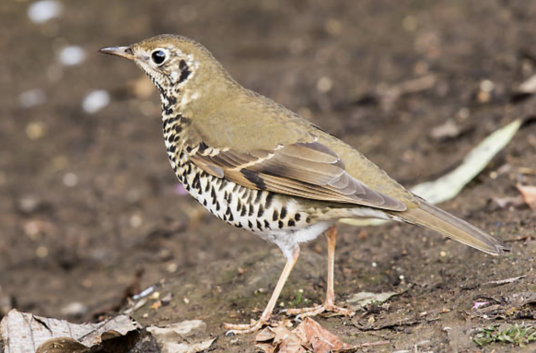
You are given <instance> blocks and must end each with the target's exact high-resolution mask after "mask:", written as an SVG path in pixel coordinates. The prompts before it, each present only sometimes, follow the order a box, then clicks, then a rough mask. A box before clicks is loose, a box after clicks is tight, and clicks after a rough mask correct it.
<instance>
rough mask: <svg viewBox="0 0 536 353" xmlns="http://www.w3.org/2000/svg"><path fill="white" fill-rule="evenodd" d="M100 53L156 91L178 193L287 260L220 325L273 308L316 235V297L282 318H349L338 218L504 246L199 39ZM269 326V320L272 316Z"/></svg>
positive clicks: (492, 248)
mask: <svg viewBox="0 0 536 353" xmlns="http://www.w3.org/2000/svg"><path fill="white" fill-rule="evenodd" d="M100 52H102V53H105V54H110V55H115V56H119V57H123V58H126V59H129V60H131V61H134V63H135V64H136V65H137V66H138V67H140V68H141V70H142V71H143V72H144V73H145V74H146V75H147V76H148V77H149V79H150V80H151V81H152V83H153V84H154V86H156V88H157V90H158V91H159V93H160V98H161V105H162V125H163V135H164V143H165V147H166V151H167V155H168V159H169V162H170V164H171V167H172V169H173V171H174V172H175V175H176V176H177V178H178V180H179V181H180V182H181V183H182V184H183V186H184V188H185V189H186V191H187V192H188V193H189V194H190V195H191V196H193V197H194V198H195V199H196V200H197V201H198V202H199V203H200V204H201V205H203V206H204V207H205V208H206V209H207V210H208V211H210V212H211V213H212V214H213V215H214V216H216V217H217V218H219V219H220V220H223V221H224V222H226V223H228V224H231V225H233V226H235V227H238V228H243V229H246V230H249V231H250V232H253V233H255V234H257V235H258V236H260V237H261V238H262V239H264V240H266V241H268V242H271V243H274V244H275V245H277V246H278V247H279V248H280V249H281V251H282V253H283V255H284V256H285V258H286V264H285V266H284V269H283V271H282V273H281V275H280V277H279V280H278V281H277V284H276V286H275V288H274V290H273V293H272V295H271V297H270V299H269V301H268V304H267V305H266V308H265V309H264V311H263V313H262V315H261V316H260V318H259V319H258V320H252V322H251V323H246V324H224V325H225V328H227V329H229V333H232V334H248V333H252V332H255V331H257V330H259V329H261V328H262V327H264V326H267V325H270V324H274V322H273V320H272V313H273V310H274V307H275V305H276V303H277V300H278V298H279V295H280V293H281V290H282V289H283V287H284V285H285V282H286V281H287V278H288V276H289V274H290V273H291V271H292V268H293V267H294V265H295V264H296V261H297V260H298V258H299V254H300V244H301V243H305V242H308V241H312V240H314V239H316V238H317V237H319V236H320V235H322V234H325V236H326V238H327V244H328V246H327V258H328V265H327V282H326V283H327V286H326V287H327V290H326V299H325V301H324V303H323V304H321V305H317V306H314V307H311V308H302V309H288V310H287V314H289V315H300V316H301V317H305V316H314V315H318V314H321V313H323V312H336V313H339V314H343V315H349V316H351V315H353V313H352V311H351V310H348V309H346V308H342V307H339V306H337V305H335V291H334V261H335V246H336V241H337V228H336V224H337V221H338V220H340V219H342V218H378V219H383V220H394V221H400V222H405V223H411V224H415V225H420V226H423V227H426V228H429V229H432V230H434V231H436V232H438V233H440V234H442V235H444V236H447V237H449V238H452V239H454V240H456V241H458V242H461V243H463V244H466V245H468V246H470V247H473V248H475V249H478V250H480V251H482V252H484V253H487V254H491V255H499V254H501V253H502V252H504V251H508V250H509V248H508V246H507V245H506V244H505V243H504V242H502V241H501V240H498V239H496V238H494V237H492V236H491V235H489V234H487V233H486V232H485V231H483V230H481V229H479V228H477V227H475V226H473V225H471V224H469V223H468V222H466V221H464V220H462V219H460V218H458V217H456V216H454V215H452V214H450V213H447V212H446V211H443V210H442V209H440V208H438V207H436V206H434V205H432V204H430V203H428V202H426V201H425V200H424V199H423V198H421V197H419V196H417V195H415V194H413V193H412V192H410V191H408V190H407V189H406V188H405V187H403V186H402V185H401V184H399V183H398V182H396V181H395V180H394V179H392V178H391V177H389V176H388V175H387V173H386V172H385V171H383V170H382V169H380V168H379V167H378V166H376V165H375V164H374V163H373V162H371V161H370V160H368V159H367V158H366V157H365V156H364V155H363V154H361V153H360V152H359V151H357V150H356V149H355V148H353V147H352V146H350V145H348V144H346V143H345V142H343V141H341V140H340V139H338V138H336V137H334V136H333V135H331V134H329V133H327V132H325V131H324V130H323V129H322V128H320V127H318V126H316V125H314V124H313V123H311V122H310V121H308V120H306V119H304V118H302V117H301V116H300V115H298V114H296V113H294V112H292V111H291V110H289V109H287V108H285V107H284V106H282V105H280V104H278V103H276V102H274V101H273V100H271V99H269V98H266V97H264V96H262V95H260V94H258V93H256V92H254V91H251V90H249V89H246V88H244V87H243V86H242V85H240V84H239V83H238V82H237V81H236V80H235V79H234V78H233V77H232V76H231V75H230V74H229V73H228V72H227V71H226V70H225V69H224V67H223V66H222V65H221V64H220V62H219V61H218V60H217V59H215V57H214V56H213V55H212V54H211V52H210V51H209V50H208V49H206V48H205V47H204V46H202V45H201V44H199V43H198V42H196V41H194V40H192V39H189V38H186V37H183V36H179V35H173V34H163V35H159V36H156V37H152V38H149V39H145V40H142V41H140V42H138V43H135V44H131V45H127V46H114V47H106V48H103V49H100ZM275 324H277V323H275Z"/></svg>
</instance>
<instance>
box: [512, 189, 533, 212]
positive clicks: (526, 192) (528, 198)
mask: <svg viewBox="0 0 536 353" xmlns="http://www.w3.org/2000/svg"><path fill="white" fill-rule="evenodd" d="M516 187H517V189H518V190H519V192H520V193H521V195H523V199H525V203H526V204H527V205H529V207H530V208H532V209H533V210H535V211H536V186H527V185H521V184H517V185H516Z"/></svg>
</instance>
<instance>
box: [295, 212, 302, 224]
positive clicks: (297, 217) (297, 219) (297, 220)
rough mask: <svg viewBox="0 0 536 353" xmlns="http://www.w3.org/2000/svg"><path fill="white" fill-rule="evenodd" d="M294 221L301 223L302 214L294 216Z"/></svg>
mask: <svg viewBox="0 0 536 353" xmlns="http://www.w3.org/2000/svg"><path fill="white" fill-rule="evenodd" d="M294 219H295V220H296V222H299V221H300V219H301V214H299V213H296V214H295V215H294Z"/></svg>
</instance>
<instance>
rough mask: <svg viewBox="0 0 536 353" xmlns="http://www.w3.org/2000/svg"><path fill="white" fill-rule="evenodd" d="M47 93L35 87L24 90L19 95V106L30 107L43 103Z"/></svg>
mask: <svg viewBox="0 0 536 353" xmlns="http://www.w3.org/2000/svg"><path fill="white" fill-rule="evenodd" d="M46 100H47V95H46V94H45V92H44V91H43V90H42V89H39V88H35V89H31V90H28V91H24V92H22V93H21V94H20V95H19V106H20V107H21V108H31V107H35V106H37V105H41V104H43V103H45V102H46Z"/></svg>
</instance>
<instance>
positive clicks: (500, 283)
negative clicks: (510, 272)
mask: <svg viewBox="0 0 536 353" xmlns="http://www.w3.org/2000/svg"><path fill="white" fill-rule="evenodd" d="M525 277H527V276H518V277H512V278H507V279H501V280H498V281H491V282H486V283H484V284H497V285H502V284H508V283H513V282H516V281H519V280H520V279H523V278H525Z"/></svg>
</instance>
